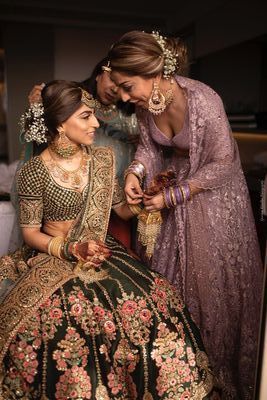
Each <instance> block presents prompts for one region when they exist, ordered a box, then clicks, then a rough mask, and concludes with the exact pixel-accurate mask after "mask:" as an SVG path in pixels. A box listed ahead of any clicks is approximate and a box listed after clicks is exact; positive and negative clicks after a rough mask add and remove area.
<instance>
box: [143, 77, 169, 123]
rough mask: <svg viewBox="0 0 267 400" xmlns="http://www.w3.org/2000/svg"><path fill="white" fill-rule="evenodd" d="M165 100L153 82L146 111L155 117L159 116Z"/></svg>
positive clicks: (164, 106) (164, 105)
mask: <svg viewBox="0 0 267 400" xmlns="http://www.w3.org/2000/svg"><path fill="white" fill-rule="evenodd" d="M166 106H167V104H166V98H165V96H164V94H163V93H161V91H160V88H159V85H158V83H157V82H155V81H154V82H153V89H152V92H151V96H150V98H149V100H148V110H149V111H150V112H151V113H152V114H155V115H158V114H161V113H162V112H163V111H164V110H165V108H166Z"/></svg>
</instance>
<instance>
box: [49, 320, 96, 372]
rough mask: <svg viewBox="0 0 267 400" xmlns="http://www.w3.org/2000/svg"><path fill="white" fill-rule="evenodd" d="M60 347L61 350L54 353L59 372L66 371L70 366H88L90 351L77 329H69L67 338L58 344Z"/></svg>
mask: <svg viewBox="0 0 267 400" xmlns="http://www.w3.org/2000/svg"><path fill="white" fill-rule="evenodd" d="M58 347H59V348H60V349H61V350H55V351H54V353H53V359H54V360H56V365H57V369H58V370H59V371H66V370H67V368H68V367H69V366H75V365H77V366H80V365H81V366H82V367H85V366H86V364H87V356H88V354H89V349H88V347H87V346H85V339H83V338H81V337H80V335H79V333H78V332H77V331H76V329H75V328H73V327H69V328H68V329H67V333H66V335H65V338H64V339H63V340H61V342H59V343H58Z"/></svg>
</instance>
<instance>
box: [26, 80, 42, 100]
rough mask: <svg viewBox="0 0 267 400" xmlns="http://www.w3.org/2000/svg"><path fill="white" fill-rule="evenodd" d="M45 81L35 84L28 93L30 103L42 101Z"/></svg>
mask: <svg viewBox="0 0 267 400" xmlns="http://www.w3.org/2000/svg"><path fill="white" fill-rule="evenodd" d="M44 86H45V83H41V84H40V85H35V86H34V87H33V88H32V90H31V91H30V93H29V95H28V100H29V103H30V104H33V103H39V102H40V101H41V91H42V89H43V87H44Z"/></svg>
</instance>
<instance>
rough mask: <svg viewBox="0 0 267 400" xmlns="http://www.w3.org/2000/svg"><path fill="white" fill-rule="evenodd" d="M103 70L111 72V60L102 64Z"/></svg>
mask: <svg viewBox="0 0 267 400" xmlns="http://www.w3.org/2000/svg"><path fill="white" fill-rule="evenodd" d="M101 68H102V71H106V72H111V67H110V61H108V63H107V65H102V67H101Z"/></svg>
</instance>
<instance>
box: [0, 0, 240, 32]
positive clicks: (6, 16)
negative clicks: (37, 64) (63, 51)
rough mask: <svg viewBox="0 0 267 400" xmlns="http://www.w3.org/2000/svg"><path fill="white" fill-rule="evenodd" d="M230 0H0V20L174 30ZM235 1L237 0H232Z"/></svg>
mask: <svg viewBox="0 0 267 400" xmlns="http://www.w3.org/2000/svg"><path fill="white" fill-rule="evenodd" d="M229 1H231V0H187V1H186V0H176V1H175V2H174V1H173V0H167V1H165V2H164V1H163V0H159V1H157V0H134V1H131V2H130V1H126V0H118V1H115V0H109V1H105V0H100V1H99V2H96V1H93V0H75V1H73V0H46V1H43V0H25V1H18V0H0V21H17V22H38V23H48V24H57V25H68V26H84V27H103V28H113V29H116V28H118V29H122V28H123V29H124V28H126V29H134V28H136V29H148V28H155V26H156V27H158V28H161V29H163V30H168V27H169V26H170V25H171V22H172V21H173V20H175V25H176V27H177V30H179V29H181V28H182V27H183V26H186V25H188V24H189V23H192V21H193V20H194V19H196V18H197V17H199V16H201V15H203V14H205V13H206V12H208V11H209V10H211V9H214V8H217V7H220V6H221V5H223V4H225V3H227V2H229ZM233 1H238V0H232V2H233Z"/></svg>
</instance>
